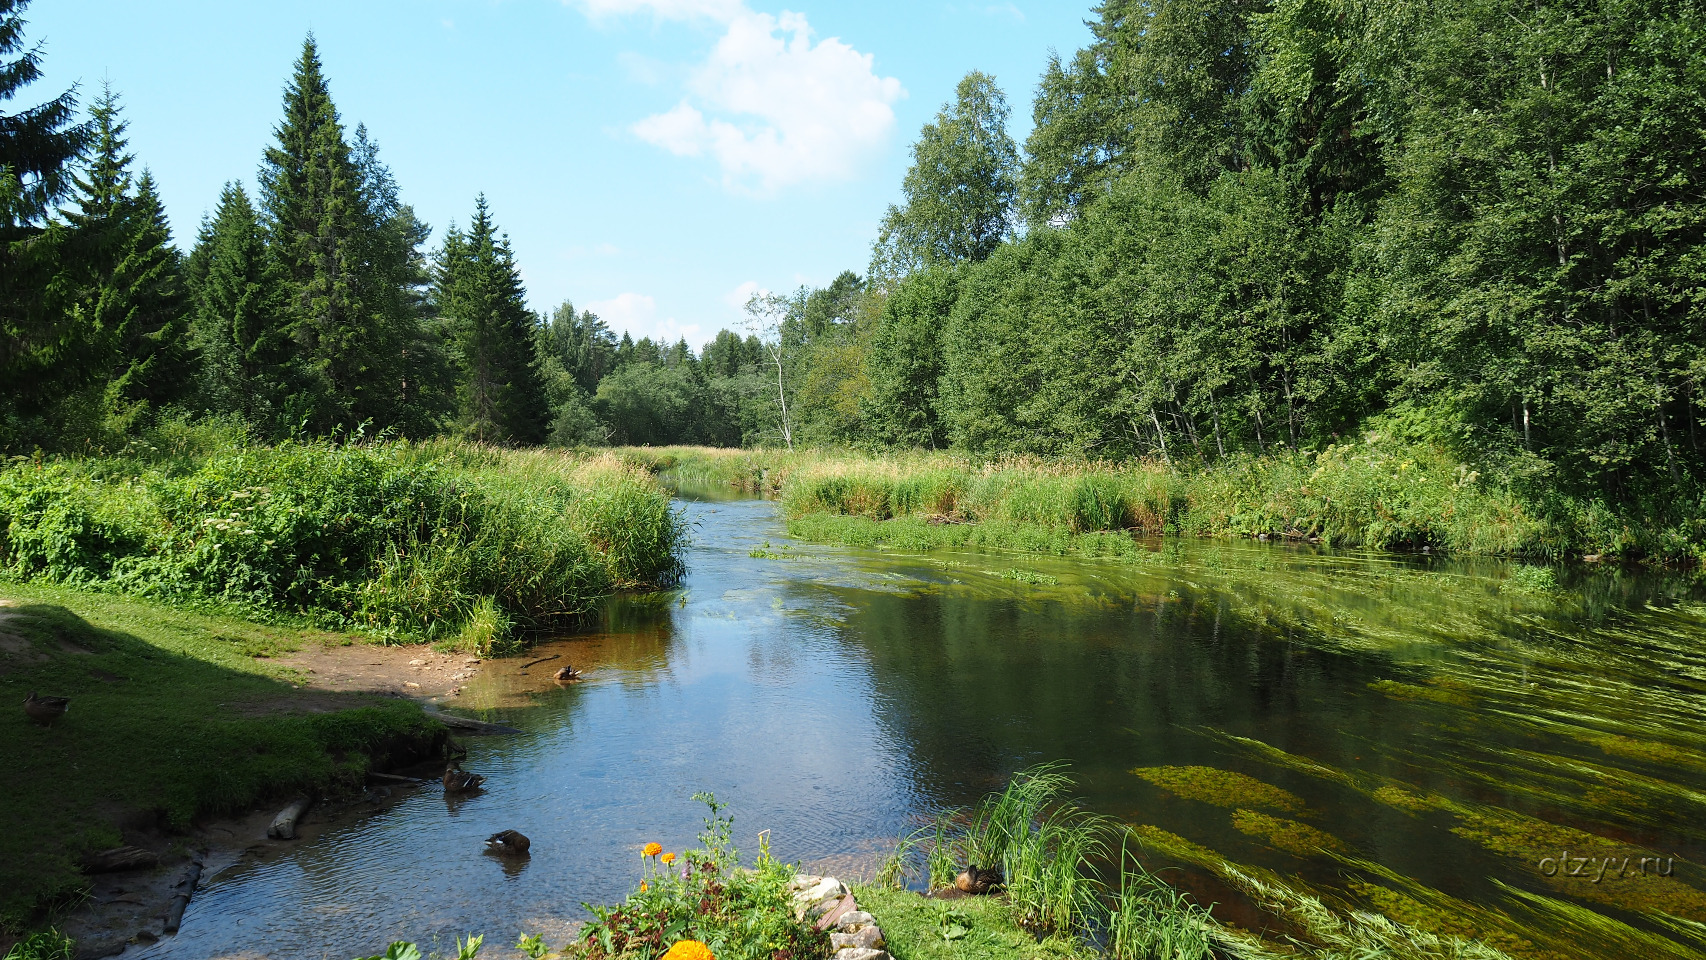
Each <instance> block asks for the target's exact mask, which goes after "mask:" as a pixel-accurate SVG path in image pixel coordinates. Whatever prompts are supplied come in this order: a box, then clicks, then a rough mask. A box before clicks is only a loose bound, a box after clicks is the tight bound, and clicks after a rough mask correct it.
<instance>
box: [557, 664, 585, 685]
mask: <svg viewBox="0 0 1706 960" xmlns="http://www.w3.org/2000/svg"><path fill="white" fill-rule="evenodd" d="M552 677H553V678H554V679H555V680H556V681H557V682H558V683H574V682H575V681H576V680H579V679H580V678H581V672H580V671H579V670H576V669H575V668H574V667H570V666H564V667H562V668H561V669H559V670H558V671H557V672H556V673H554V674H552Z"/></svg>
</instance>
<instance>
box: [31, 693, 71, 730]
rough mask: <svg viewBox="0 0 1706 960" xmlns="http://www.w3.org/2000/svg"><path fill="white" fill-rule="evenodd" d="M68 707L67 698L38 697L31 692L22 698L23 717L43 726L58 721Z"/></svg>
mask: <svg viewBox="0 0 1706 960" xmlns="http://www.w3.org/2000/svg"><path fill="white" fill-rule="evenodd" d="M70 707H71V700H70V699H69V698H67V697H38V696H36V695H35V693H34V692H31V693H30V695H29V696H28V697H25V698H24V716H27V717H29V718H30V719H31V720H34V721H35V722H37V723H40V724H43V725H46V724H50V723H52V722H53V721H55V720H58V719H59V718H60V717H62V716H64V715H65V711H66V710H68V709H70Z"/></svg>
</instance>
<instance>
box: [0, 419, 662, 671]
mask: <svg viewBox="0 0 1706 960" xmlns="http://www.w3.org/2000/svg"><path fill="white" fill-rule="evenodd" d="M684 541H685V527H684V526H683V523H682V521H681V519H680V517H679V516H678V515H677V513H676V511H675V510H674V509H673V508H672V506H671V505H670V502H669V497H668V494H667V493H665V492H664V490H663V489H662V488H661V487H660V486H659V485H658V483H657V482H656V480H655V479H654V478H652V477H651V476H650V475H649V474H648V473H647V472H646V471H644V470H642V469H638V468H636V467H634V466H631V465H629V464H627V463H625V462H623V461H622V460H620V459H618V458H616V457H614V456H610V455H599V456H580V455H572V454H564V453H560V452H546V451H509V450H501V449H497V448H490V447H481V446H475V445H470V444H463V443H455V442H450V441H435V442H431V443H426V444H410V443H406V442H386V443H366V444H355V443H349V444H334V443H324V442H317V443H285V444H280V445H278V446H271V447H268V446H259V445H255V444H252V443H249V442H248V441H247V438H246V436H244V435H242V434H241V433H240V432H237V433H231V432H229V430H228V428H218V427H213V428H207V429H206V430H203V431H200V432H198V431H196V430H194V429H191V428H186V427H183V426H181V425H180V426H175V427H173V428H172V429H171V430H170V431H169V432H166V433H162V434H158V435H154V436H150V437H148V438H145V439H143V440H140V441H138V442H137V443H135V444H133V445H132V446H131V448H129V449H127V450H125V451H123V452H122V453H120V454H118V455H113V456H102V457H90V458H83V459H40V460H38V459H30V458H13V459H12V460H11V461H9V462H8V463H7V464H6V465H5V466H4V468H0V568H3V569H4V572H5V574H7V575H9V576H11V577H13V578H16V579H21V580H43V581H51V582H59V583H68V584H80V585H85V586H97V587H102V588H106V589H114V590H122V591H126V592H131V593H137V594H143V595H149V596H158V597H165V598H170V599H178V600H186V599H188V600H194V599H200V600H213V601H218V602H221V603H226V604H233V605H237V606H240V607H243V608H248V609H255V610H267V611H278V612H283V613H288V614H293V615H301V616H307V617H310V618H312V619H314V620H316V621H318V622H324V623H327V624H328V625H335V626H340V627H356V628H361V629H366V630H369V631H373V632H375V633H377V634H380V635H382V636H384V637H387V638H394V639H398V640H444V639H450V638H454V637H457V636H462V635H466V636H469V637H485V638H486V639H485V640H484V641H483V642H480V643H478V644H476V646H477V647H479V648H488V647H490V646H492V645H494V644H497V645H501V644H502V643H504V642H505V641H506V639H507V638H508V637H510V636H511V630H510V628H511V626H515V627H520V628H536V627H543V626H548V625H550V624H553V623H557V622H562V621H564V620H567V619H571V618H574V617H576V616H579V615H581V614H583V613H585V612H586V611H587V610H588V609H590V608H591V607H592V605H593V604H595V603H596V602H597V601H598V600H599V599H600V598H602V597H603V596H605V595H607V594H609V593H610V592H611V591H612V590H615V589H619V588H625V587H635V586H642V585H656V584H665V583H669V582H672V581H674V580H675V579H676V578H678V577H679V576H680V574H681V570H682V566H681V563H682V561H681V550H682V547H683V544H684ZM465 628H469V629H466V630H465Z"/></svg>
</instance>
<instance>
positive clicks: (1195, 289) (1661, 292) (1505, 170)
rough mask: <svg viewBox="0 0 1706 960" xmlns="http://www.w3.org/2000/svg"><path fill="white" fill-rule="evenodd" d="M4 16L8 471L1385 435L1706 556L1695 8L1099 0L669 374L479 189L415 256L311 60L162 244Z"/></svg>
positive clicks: (1578, 1)
mask: <svg viewBox="0 0 1706 960" xmlns="http://www.w3.org/2000/svg"><path fill="white" fill-rule="evenodd" d="M24 6H25V4H24V3H23V2H20V0H0V52H3V63H0V169H3V176H4V179H3V180H0V205H3V207H4V210H3V212H0V241H3V243H0V260H3V264H0V317H3V320H0V322H3V324H4V333H3V334H0V382H4V384H5V389H4V391H3V393H0V446H3V447H4V448H5V449H6V450H7V451H9V452H13V453H28V452H30V451H32V450H37V449H40V450H44V451H48V452H66V453H74V452H77V451H83V450H97V449H116V448H119V447H122V446H123V444H124V443H126V442H127V440H128V439H129V438H131V437H134V436H136V435H137V433H138V431H141V430H144V429H146V428H148V426H149V425H151V424H155V423H158V422H160V421H162V420H163V419H170V418H180V419H182V418H201V417H225V418H235V419H239V420H241V421H243V422H244V423H246V424H247V425H248V427H249V429H250V430H251V431H252V432H253V435H255V436H257V437H259V438H261V439H266V440H277V439H283V438H288V437H318V436H352V435H367V436H373V435H378V434H381V433H383V434H389V435H397V436H403V437H425V436H432V435H441V434H446V433H450V434H456V435H459V436H464V437H467V438H471V439H476V440H480V441H485V442H489V443H496V444H510V445H529V444H542V443H544V444H558V445H600V444H629V445H633V444H654V445H655V444H667V443H696V444H707V445H715V446H735V445H755V444H769V445H782V444H788V445H799V444H805V445H843V446H848V445H850V446H859V447H867V448H907V449H911V448H929V449H952V450H958V451H962V452H964V453H966V454H968V455H970V456H973V457H994V456H1001V455H1008V454H1018V455H1034V456H1040V457H1044V458H1062V459H1068V460H1083V459H1097V460H1125V459H1130V458H1145V459H1149V460H1151V461H1155V462H1164V463H1167V464H1173V465H1178V466H1179V467H1180V468H1190V469H1200V468H1212V467H1214V466H1215V465H1217V464H1222V463H1228V462H1243V461H1245V460H1248V459H1250V458H1262V457H1276V456H1296V455H1299V452H1302V453H1304V454H1307V453H1308V452H1310V451H1317V450H1320V449H1322V448H1324V447H1326V446H1327V445H1330V444H1345V443H1353V442H1356V440H1357V438H1359V437H1361V436H1365V435H1366V434H1367V433H1369V432H1370V431H1378V432H1380V433H1382V434H1383V435H1385V436H1389V437H1398V438H1401V439H1403V440H1404V441H1405V442H1408V443H1415V444H1425V445H1428V446H1429V447H1430V449H1435V450H1442V451H1445V452H1447V453H1448V454H1449V456H1450V457H1452V458H1454V459H1455V462H1457V463H1459V464H1461V470H1460V474H1461V475H1463V476H1467V475H1469V474H1470V473H1473V474H1474V475H1475V476H1476V477H1479V478H1483V482H1494V483H1498V484H1501V485H1503V486H1505V487H1507V488H1509V489H1512V490H1515V491H1517V492H1518V493H1519V494H1521V495H1522V496H1523V497H1525V498H1527V499H1528V500H1529V501H1530V502H1532V503H1533V504H1535V505H1536V509H1537V510H1540V511H1543V512H1544V511H1554V512H1557V511H1562V512H1566V513H1567V512H1571V511H1574V512H1576V513H1581V512H1582V511H1590V512H1596V515H1598V516H1600V517H1601V518H1602V520H1603V521H1604V522H1603V523H1602V524H1601V525H1602V526H1603V525H1604V523H1610V524H1611V525H1613V526H1615V525H1616V524H1619V523H1621V524H1623V525H1624V526H1626V527H1627V526H1630V525H1636V526H1647V527H1653V528H1663V529H1667V530H1670V531H1671V532H1672V534H1671V539H1670V540H1669V541H1668V542H1670V543H1671V544H1673V545H1674V544H1675V543H1676V542H1677V539H1676V538H1677V537H1680V538H1681V540H1682V541H1683V542H1687V543H1693V544H1699V543H1700V542H1701V541H1702V540H1703V539H1706V532H1702V530H1701V529H1700V526H1701V520H1700V518H1701V516H1702V514H1703V513H1706V510H1703V509H1702V507H1703V492H1702V491H1703V490H1706V454H1703V452H1702V451H1703V447H1702V444H1703V438H1702V436H1701V434H1702V432H1703V431H1706V423H1703V422H1702V420H1703V418H1706V396H1702V393H1703V390H1706V312H1703V311H1706V246H1703V229H1706V193H1703V191H1706V185H1703V184H1706V160H1703V159H1702V158H1703V157H1706V142H1703V141H1706V93H1703V91H1706V52H1703V48H1706V44H1703V41H1706V10H1703V9H1702V8H1701V5H1700V4H1699V3H1698V2H1696V0H1680V2H1679V0H1667V2H1662V3H1661V2H1654V0H1523V2H1521V3H1515V2H1509V0H1452V2H1438V3H1399V2H1376V3H1369V2H1350V0H1165V2H1147V3H1144V2H1135V0H1107V2H1104V3H1102V4H1100V5H1099V6H1097V7H1095V8H1093V9H1091V10H1090V11H1088V14H1087V22H1088V24H1089V26H1090V29H1091V32H1092V35H1093V40H1092V42H1091V43H1090V44H1089V45H1088V46H1086V47H1085V48H1083V49H1081V50H1078V51H1074V52H1071V53H1070V54H1063V55H1058V56H1056V57H1055V58H1054V59H1053V60H1052V61H1051V63H1050V64H1049V66H1048V69H1047V70H1046V72H1045V73H1044V75H1043V76H1042V77H1041V78H1040V79H1038V80H1037V81H1036V86H1035V91H1034V98H1033V101H1032V104H1031V112H1032V119H1033V121H1034V125H1033V128H1032V132H1031V133H1030V135H1029V137H1028V139H1027V140H1026V142H1025V143H1023V144H1019V143H1016V142H1015V141H1014V140H1013V139H1012V137H1011V136H1010V135H1009V133H1008V121H1009V120H1010V111H1011V110H1012V109H1013V107H1012V106H1011V105H1010V104H1009V101H1008V98H1007V96H1006V94H1005V93H1004V92H1003V91H1002V89H1001V87H999V86H998V85H997V83H996V80H995V79H994V78H992V77H989V76H987V75H984V74H982V73H977V72H973V73H971V74H968V75H967V76H966V77H965V78H964V80H962V81H961V82H960V84H959V86H958V89H957V91H956V93H955V96H954V98H953V99H952V100H951V101H950V102H948V103H946V104H944V105H943V106H942V108H941V110H940V112H939V113H938V114H937V116H936V117H935V119H934V120H933V121H932V122H931V123H929V124H927V125H925V127H924V128H923V129H922V130H921V131H920V132H919V134H918V136H917V139H916V141H915V142H914V144H913V147H912V157H913V163H912V166H911V169H910V171H909V172H908V173H907V175H906V178H905V181H904V183H903V184H902V193H903V198H902V202H901V203H899V204H897V205H895V206H893V207H891V208H890V209H889V210H888V212H887V214H886V216H884V217H883V219H882V224H881V230H880V233H879V235H878V236H877V237H876V238H874V239H875V243H874V245H873V250H872V256H871V259H870V262H869V264H868V265H849V266H860V267H862V273H861V272H856V271H854V270H849V271H847V272H844V273H843V274H841V275H840V276H839V277H837V278H836V279H835V280H834V281H833V282H832V283H830V284H829V285H828V286H825V287H822V288H818V289H804V288H803V289H800V290H798V291H795V292H794V293H792V294H790V295H769V296H765V297H759V298H755V299H754V301H753V302H752V303H751V304H749V305H748V313H749V315H750V318H751V321H752V322H751V324H750V326H749V327H748V328H746V329H743V330H742V331H740V332H735V331H730V330H724V331H722V332H720V333H718V335H717V336H716V338H715V339H714V340H713V341H712V342H709V343H706V344H702V345H699V346H698V347H697V349H695V347H694V345H691V344H688V343H686V342H684V341H683V342H678V343H675V344H665V343H654V342H652V341H651V340H649V339H641V340H640V341H638V342H634V341H633V340H632V339H630V338H629V337H627V336H626V335H624V336H623V337H622V338H620V339H618V338H617V337H616V336H615V335H614V334H613V333H612V331H611V330H610V329H609V328H608V327H607V326H606V325H605V324H604V323H603V322H602V321H601V320H600V319H599V318H598V317H597V316H595V315H593V314H592V313H590V312H588V311H585V310H577V309H576V308H575V307H574V305H573V304H570V303H564V304H562V305H561V306H559V307H557V308H555V309H554V310H550V311H548V312H547V313H536V312H534V311H533V310H532V309H531V308H530V307H529V305H528V303H527V296H526V291H525V290H524V289H523V287H522V284H521V281H520V279H519V273H518V269H517V261H518V257H521V256H524V255H525V251H519V252H518V251H515V250H512V249H511V248H510V246H509V243H508V240H507V239H506V237H505V236H504V234H503V232H502V229H501V217H502V213H503V211H501V210H491V209H489V208H488V207H487V205H486V203H485V200H484V199H483V198H477V197H470V198H469V200H470V208H469V215H468V219H467V221H466V222H465V224H463V225H461V226H457V225H451V226H449V227H448V228H447V229H444V230H443V231H441V232H438V233H437V234H436V237H435V236H434V234H435V231H434V230H433V229H432V228H431V227H429V226H428V225H427V224H424V223H422V222H421V221H420V220H419V219H418V218H417V217H416V216H415V214H414V213H413V211H412V210H411V208H410V206H409V205H408V203H407V202H406V199H405V191H404V188H403V185H400V184H398V183H397V182H396V180H395V179H394V178H393V177H392V175H391V173H390V171H389V169H388V168H387V166H386V165H385V163H384V161H383V160H382V159H381V153H380V149H379V145H378V144H376V143H375V142H374V141H373V139H372V138H371V137H370V136H369V134H368V133H367V131H366V129H365V128H364V127H363V126H361V125H360V124H359V123H356V124H354V125H353V126H352V123H351V120H350V119H349V118H345V117H343V116H342V115H340V113H339V111H338V109H337V107H336V104H335V98H334V91H333V89H332V86H331V83H330V82H329V80H328V78H327V76H326V74H325V71H324V70H323V68H322V63H321V60H320V57H319V54H318V51H317V50H316V47H315V43H314V41H313V39H312V38H311V37H310V38H309V39H308V40H307V41H306V42H305V43H304V45H303V49H302V54H301V57H300V59H299V60H298V61H297V62H296V63H295V64H294V66H293V67H292V68H290V69H291V72H290V76H289V81H288V84H287V88H286V93H285V96H284V101H283V103H282V104H281V107H282V109H281V112H280V116H279V118H278V121H277V124H276V126H275V128H274V131H275V139H274V142H272V143H270V144H264V145H262V144H257V145H256V148H257V155H258V158H259V160H260V167H259V175H258V178H257V181H256V182H257V184H258V188H257V190H256V192H255V194H254V195H253V196H251V195H250V193H249V192H248V191H247V190H246V189H245V188H244V186H242V184H241V183H240V182H238V181H237V180H233V182H232V183H231V184H230V185H228V186H227V187H226V188H225V190H224V193H223V195H222V196H221V198H220V201H219V204H218V206H217V209H215V210H213V211H211V212H209V213H208V214H207V215H206V217H205V219H204V221H203V224H202V227H201V229H200V231H199V233H198V235H197V236H196V237H193V238H174V237H172V236H171V235H170V233H169V230H168V228H167V226H166V219H165V215H164V211H163V209H162V207H161V203H160V200H159V198H158V196H157V194H156V190H155V187H154V184H153V182H152V180H151V178H150V176H149V173H148V171H147V167H146V161H147V158H146V157H135V156H133V155H132V154H131V152H130V151H129V149H128V147H127V139H126V137H127V127H126V121H125V117H124V106H123V99H122V91H119V90H116V89H112V88H110V87H109V88H102V89H100V90H97V91H93V92H92V94H90V95H87V96H85V91H82V90H72V91H53V90H45V91H44V90H40V89H38V87H39V86H40V85H39V84H37V83H36V81H37V79H38V73H39V63H40V60H39V57H40V53H39V49H38V48H37V47H34V46H32V45H31V41H30V40H29V39H28V38H26V36H25V33H24V27H25V23H24V20H23V19H22V13H23V8H24ZM281 66H282V65H281ZM1009 82H1010V83H1012V82H1027V81H1026V80H1024V79H1021V78H1011V79H1010V81H1009ZM85 101H86V102H85ZM241 174H243V171H232V175H233V176H234V177H237V176H240V175H241ZM180 244H182V246H180ZM186 249H187V251H188V252H187V253H186V252H184V251H185V250H186ZM1606 517H1609V518H1610V520H1604V518H1606ZM1667 549H1668V548H1667Z"/></svg>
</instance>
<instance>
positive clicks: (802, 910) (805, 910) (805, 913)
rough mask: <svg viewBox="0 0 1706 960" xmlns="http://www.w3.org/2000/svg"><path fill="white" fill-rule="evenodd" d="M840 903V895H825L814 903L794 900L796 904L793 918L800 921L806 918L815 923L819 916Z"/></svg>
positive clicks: (802, 921) (804, 920)
mask: <svg viewBox="0 0 1706 960" xmlns="http://www.w3.org/2000/svg"><path fill="white" fill-rule="evenodd" d="M840 903H841V898H840V897H825V898H824V899H822V900H819V901H818V902H816V903H802V902H801V901H798V900H796V901H795V904H796V906H795V907H794V919H796V920H798V921H800V922H801V923H805V922H806V921H807V920H810V921H812V922H813V923H815V922H817V919H818V918H819V917H821V916H823V915H824V914H826V913H828V912H829V911H831V910H834V909H835V908H836V907H837V906H838V905H839V904H840Z"/></svg>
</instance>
